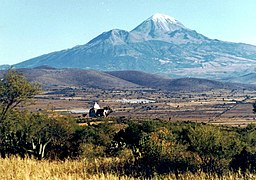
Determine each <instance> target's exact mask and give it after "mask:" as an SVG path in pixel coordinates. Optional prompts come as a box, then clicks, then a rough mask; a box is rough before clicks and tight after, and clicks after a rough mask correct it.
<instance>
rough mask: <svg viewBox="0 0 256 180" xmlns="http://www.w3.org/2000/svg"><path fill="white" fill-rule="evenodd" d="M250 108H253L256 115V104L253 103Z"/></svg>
mask: <svg viewBox="0 0 256 180" xmlns="http://www.w3.org/2000/svg"><path fill="white" fill-rule="evenodd" d="M252 107H253V112H254V113H256V102H254V103H253V104H252Z"/></svg>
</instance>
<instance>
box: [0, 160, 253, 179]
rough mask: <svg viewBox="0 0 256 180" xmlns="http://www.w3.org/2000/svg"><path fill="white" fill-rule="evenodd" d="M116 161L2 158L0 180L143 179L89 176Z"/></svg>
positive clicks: (199, 176)
mask: <svg viewBox="0 0 256 180" xmlns="http://www.w3.org/2000/svg"><path fill="white" fill-rule="evenodd" d="M117 161H118V159H101V160H95V161H93V162H90V163H89V162H88V161H87V160H66V161H48V160H44V161H37V160H33V159H28V158H25V159H21V158H19V157H12V158H6V159H0V179H7V180H9V179H15V180H16V179H19V180H23V179H26V180H30V179H37V180H40V179H54V180H56V179H61V180H62V179H63V180H65V179H67V180H73V179H75V180H79V179H92V180H115V179H116V180H128V179H129V180H133V179H145V178H142V177H140V178H133V177H129V176H119V175H118V174H115V173H102V172H97V173H95V174H90V173H89V171H90V168H96V169H97V167H100V165H102V164H105V165H109V164H110V163H112V162H114V164H115V162H117ZM152 179H155V180H158V179H181V180H191V179H193V180H203V179H210V180H211V179H212V180H215V179H226V180H238V179H256V175H255V174H246V175H242V174H240V173H230V174H228V175H225V176H222V177H218V176H217V175H215V174H206V173H203V172H199V173H196V174H192V173H186V174H179V175H175V174H169V175H164V176H159V175H155V177H153V178H152Z"/></svg>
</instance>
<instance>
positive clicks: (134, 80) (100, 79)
mask: <svg viewBox="0 0 256 180" xmlns="http://www.w3.org/2000/svg"><path fill="white" fill-rule="evenodd" d="M18 71H19V72H21V73H22V74H24V75H25V76H26V77H27V79H28V80H29V81H31V82H39V83H40V84H42V86H43V87H44V88H45V89H56V88H57V89H61V88H99V89H122V90H129V89H138V88H139V89H140V88H147V89H148V88H150V89H155V90H159V89H161V90H163V91H169V92H172V91H173V92H174V91H179V92H183V91H189V92H190V91H194V92H202V91H209V90H216V89H230V90H232V89H250V90H252V89H253V90H256V85H244V84H235V83H223V82H218V81H212V80H207V79H198V78H180V79H170V78H168V77H162V76H158V75H154V74H149V73H145V72H141V71H114V72H100V71H95V70H81V69H71V68H68V69H53V68H49V67H45V68H43V67H40V68H22V69H18ZM3 72H4V71H0V75H1V74H3Z"/></svg>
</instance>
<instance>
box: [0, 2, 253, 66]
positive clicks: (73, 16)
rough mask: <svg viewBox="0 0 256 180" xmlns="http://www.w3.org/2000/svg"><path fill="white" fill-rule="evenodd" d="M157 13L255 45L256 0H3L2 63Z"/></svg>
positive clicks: (0, 11) (66, 45)
mask: <svg viewBox="0 0 256 180" xmlns="http://www.w3.org/2000/svg"><path fill="white" fill-rule="evenodd" d="M155 13H162V14H166V15H169V16H172V17H175V18H176V19H177V20H179V21H180V22H182V23H183V24H184V25H185V26H186V27H188V28H190V29H193V30H196V31H197V32H199V33H201V34H204V35H205V36H207V37H209V38H213V39H220V40H224V41H232V42H243V43H249V44H254V45H256V23H255V20H256V1H255V0H103V1H100V0H99V1H97V0H0V64H15V63H18V62H21V61H24V60H27V59H30V58H33V57H36V56H39V55H42V54H46V53H50V52H53V51H58V50H62V49H67V48H71V47H73V46H76V45H82V44H86V43H87V42H88V41H89V40H91V39H92V38H94V37H96V36H97V35H99V34H101V33H102V32H104V31H108V30H110V29H116V28H118V29H124V30H128V31H130V30H132V29H133V28H135V27H136V26H137V25H139V24H140V23H141V22H142V21H144V20H145V19H147V18H148V17H150V16H151V15H153V14H155Z"/></svg>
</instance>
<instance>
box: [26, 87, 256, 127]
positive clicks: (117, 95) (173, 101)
mask: <svg viewBox="0 0 256 180" xmlns="http://www.w3.org/2000/svg"><path fill="white" fill-rule="evenodd" d="M255 100H256V92H254V91H247V90H232V91H230V90H214V91H207V92H200V93H197V92H179V93H175V92H166V91H161V90H159V91H157V90H152V89H137V90H101V89H72V88H67V89H62V90H54V91H53V90H51V91H47V92H44V93H43V94H41V95H39V96H37V97H36V101H35V102H34V103H33V104H31V105H30V106H29V109H30V110H32V111H38V110H47V111H54V112H57V113H64V114H65V113H71V114H74V116H79V114H80V115H81V114H87V116H86V117H85V118H88V111H89V109H90V108H91V107H92V105H93V103H94V102H98V103H99V105H100V106H101V107H104V106H110V107H111V108H112V109H113V110H114V112H113V113H112V114H110V116H109V117H125V118H128V119H141V120H145V119H157V120H163V121H193V122H205V123H212V124H220V125H231V126H245V125H247V124H250V123H254V122H256V121H255V114H254V113H253V110H252V103H253V102H254V101H255Z"/></svg>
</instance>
